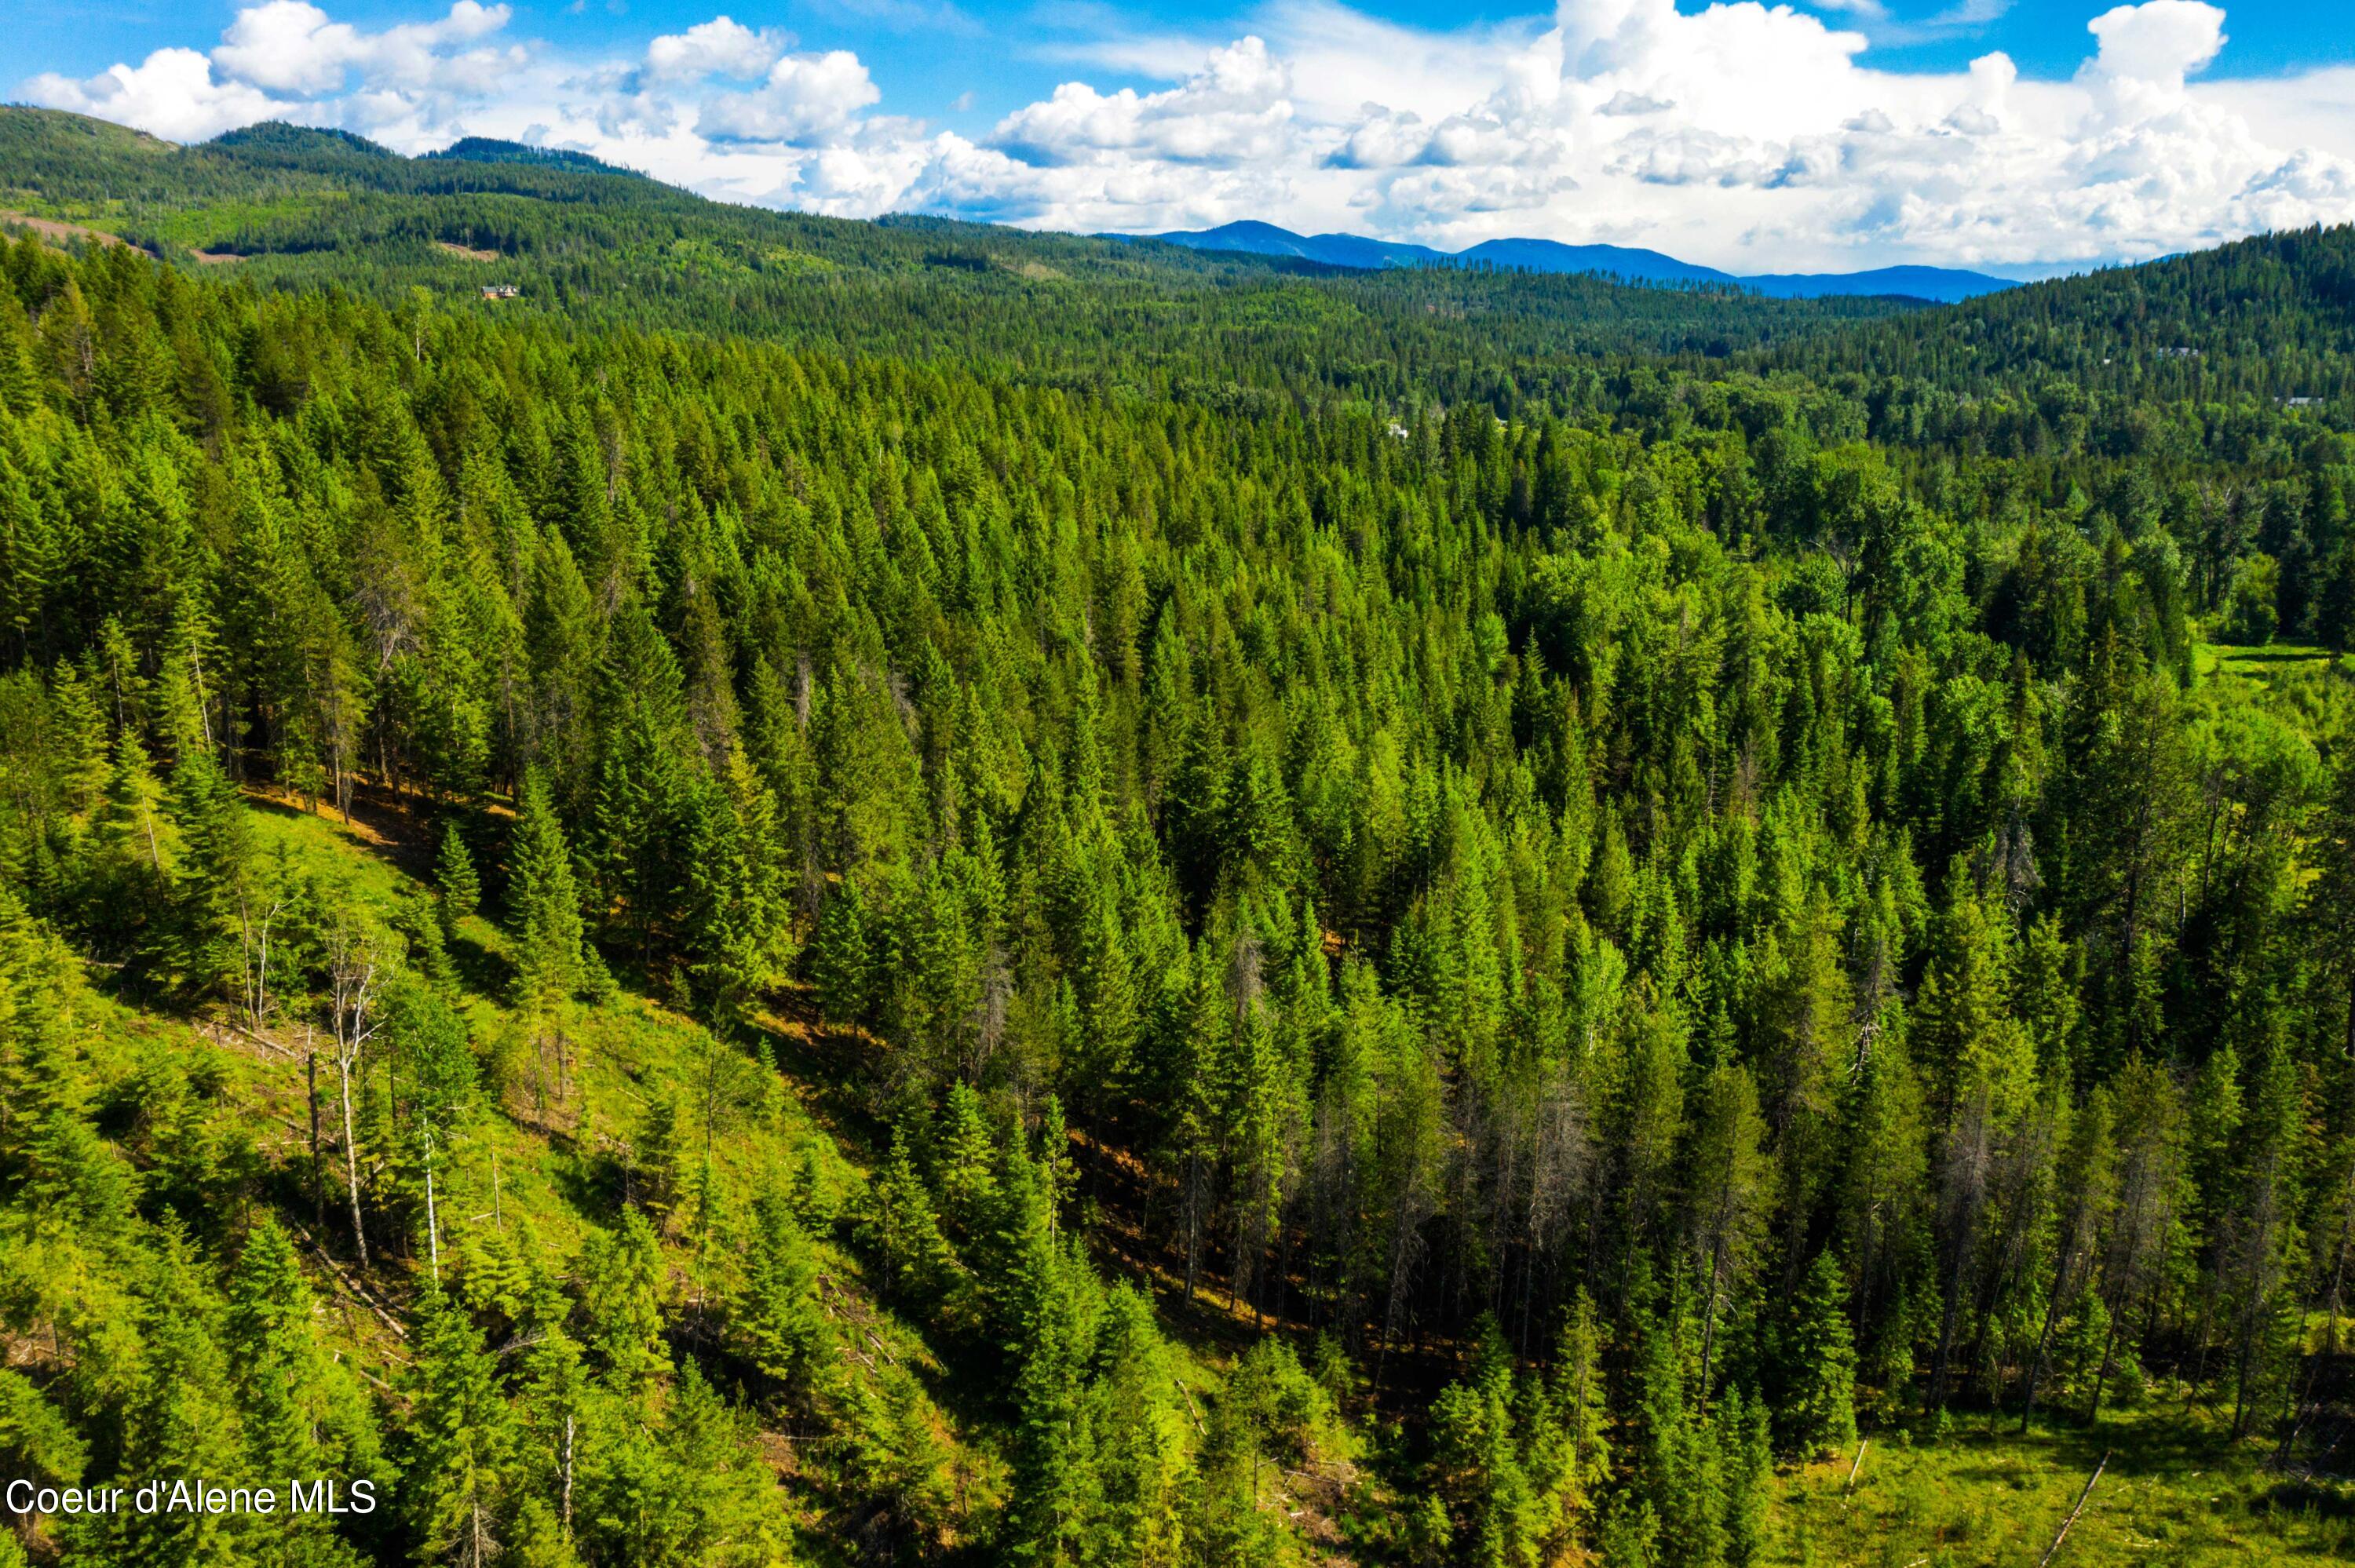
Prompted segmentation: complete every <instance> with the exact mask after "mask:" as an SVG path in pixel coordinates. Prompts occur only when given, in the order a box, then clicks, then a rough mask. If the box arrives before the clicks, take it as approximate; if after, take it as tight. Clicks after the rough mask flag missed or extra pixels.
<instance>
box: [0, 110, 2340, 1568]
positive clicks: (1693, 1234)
mask: <svg viewBox="0 0 2355 1568" xmlns="http://www.w3.org/2000/svg"><path fill="white" fill-rule="evenodd" d="M460 151H461V152H462V153H463V152H466V151H469V149H464V148H462V149H461V150H460ZM471 151H472V152H474V153H475V154H478V156H475V157H465V156H461V157H457V158H450V159H430V160H417V161H414V162H411V161H408V160H401V159H397V158H392V157H391V155H389V154H382V153H381V152H380V151H378V150H376V149H372V148H370V147H368V146H367V145H366V144H365V143H353V142H351V141H349V140H347V139H346V140H339V139H336V138H333V137H329V136H325V135H324V134H322V133H318V132H291V131H287V130H285V129H284V128H279V129H276V130H272V129H270V128H262V129H261V130H259V131H256V132H245V133H240V134H239V135H237V136H233V137H231V138H225V139H224V143H221V144H216V145H214V146H211V147H208V148H202V149H190V150H185V151H182V150H175V149H171V148H169V147H168V146H165V144H162V143H150V142H145V141H144V139H141V138H137V137H135V136H134V135H133V133H131V132H120V131H117V130H115V129H114V128H112V127H105V126H101V125H98V124H97V122H86V121H74V120H72V119H70V118H69V117H64V116H58V115H54V114H45V113H41V114H37V113H34V112H32V111H14V110H11V111H5V112H0V185H5V190H0V198H5V202H6V203H8V204H13V205H12V206H11V210H12V211H14V212H15V213H16V214H19V215H21V216H22V217H25V218H27V219H41V220H43V223H44V225H45V227H43V228H40V229H39V230H38V231H36V230H35V229H34V228H23V229H22V233H21V237H20V238H16V239H14V240H13V241H9V242H6V243H5V249H0V1479H8V1478H32V1479H34V1480H36V1481H37V1482H38V1483H40V1484H42V1485H46V1486H48V1487H52V1488H65V1487H83V1488H93V1487H96V1488H103V1487H112V1486H129V1485H137V1484H139V1483H140V1482H141V1481H144V1480H146V1479H149V1478H158V1477H160V1478H202V1479H205V1480H208V1481H209V1482H210V1483H212V1484H214V1485H218V1486H225V1487H226V1486H237V1485H247V1486H252V1485H270V1484H277V1485H281V1486H282V1484H283V1482H284V1481H285V1480H286V1479H289V1478H293V1479H300V1480H303V1481H304V1482H306V1483H308V1482H309V1481H310V1480H312V1479H313V1478H336V1480H337V1481H338V1483H339V1484H340V1485H341V1486H342V1487H343V1488H344V1489H345V1490H346V1493H347V1494H348V1493H350V1492H351V1491H352V1490H353V1489H356V1488H358V1487H359V1485H360V1483H366V1490H367V1492H368V1493H369V1494H371V1495H372V1496H373V1498H374V1499H376V1503H375V1506H374V1507H373V1508H372V1509H371V1510H369V1511H366V1512H347V1513H343V1514H334V1515H331V1514H325V1513H306V1514H303V1515H299V1516H293V1517H289V1516H286V1515H284V1514H281V1515H279V1516H277V1517H265V1516H259V1515H254V1514H249V1513H238V1512H222V1513H209V1514H188V1513H179V1514H155V1515H141V1514H138V1513H136V1512H126V1513H118V1514H112V1515H100V1516H91V1517H80V1518H76V1517H70V1516H68V1515H66V1514H64V1513H62V1512H60V1513H57V1514H50V1515H32V1514H22V1513H11V1514H10V1515H8V1516H7V1518H6V1524H7V1526H8V1528H6V1529H0V1565H7V1568H15V1565H18V1564H26V1563H33V1564H48V1563H69V1564H91V1565H99V1564H109V1565H111V1564H123V1565H130V1564H157V1565H165V1564H169V1565H174V1568H177V1565H182V1564H192V1565H193V1564H203V1565H215V1564H218V1565H223V1568H227V1565H242V1564H249V1563H255V1564H260V1563H267V1564H285V1565H289V1568H292V1565H296V1564H303V1565H311V1564H361V1563H378V1564H392V1563H459V1564H465V1565H467V1568H484V1565H485V1564H488V1563H493V1562H501V1563H528V1564H548V1565H573V1564H578V1565H599V1568H604V1565H612V1568H637V1565H646V1568H655V1565H667V1564H680V1565H686V1564H719V1565H728V1564H748V1565H751V1564H758V1565H769V1564H787V1563H820V1564H851V1563H903V1564H915V1563H957V1564H978V1563H1038V1564H1072V1565H1077V1564H1135V1565H1140V1568H1142V1565H1148V1564H1150V1565H1177V1564H1196V1563H1216V1564H1270V1565H1276V1564H1295V1563H1297V1564H1311V1563H1316V1564H1332V1563H1350V1564H1355V1563H1362V1564H1368V1565H1373V1564H1418V1565H1431V1568H1441V1565H1451V1568H1452V1565H1457V1564H1463V1565H1478V1568H1505V1565H1513V1568H1523V1565H1532V1568H1533V1565H1538V1564H1566V1563H1602V1564H1608V1565H1611V1568H1764V1565H1766V1564H1801V1563H1859V1564H1861V1563H1876V1564H1878V1563H1888V1564H1890V1565H1891V1568H1901V1565H1905V1564H1912V1563H1917V1562H1918V1563H1938V1564H1945V1563H1954V1564H1964V1563H2015V1562H2032V1561H2034V1560H2035V1559H2036V1558H2037V1557H2038V1556H2040V1555H2041V1554H2043V1553H2044V1552H2045V1551H2046V1548H2047V1546H2048V1544H2049V1543H2050V1542H2052V1540H2053V1539H2054V1534H2055V1531H2058V1530H2059V1529H2060V1527H2061V1525H2062V1520H2063V1518H2064V1517H2065V1516H2067V1515H2068V1513H2069V1509H2070V1505H2071V1504H2072V1502H2073V1501H2076V1500H2080V1499H2079V1493H2080V1490H2081V1489H2083V1488H2084V1487H2085V1486H2086V1484H2087V1478H2088V1477H2089V1475H2094V1474H2096V1473H2097V1472H2096V1466H2097V1464H2099V1465H2100V1466H2101V1467H2102V1468H2101V1469H2100V1470H2099V1471H2098V1475H2099V1477H2100V1478H2099V1480H2098V1482H2097V1483H2096V1487H2095V1489H2093V1490H2091V1491H2090V1492H2088V1493H2087V1494H2086V1496H2085V1497H2084V1499H2083V1505H2084V1506H2083V1514H2082V1515H2081V1516H2079V1517H2078V1520H2077V1522H2076V1523H2075V1524H2074V1525H2073V1528H2072V1532H2071V1533H2070V1534H2069V1536H2068V1537H2067V1543H2066V1553H2065V1555H2063V1556H2062V1557H2061V1558H2060V1559H2058V1561H2062V1562H2068V1563H2089V1564H2090V1563H2119V1564H2124V1563H2147V1562H2168V1563H2220V1564H2221V1563H2248V1562H2275V1561H2279V1562H2305V1561H2328V1560H2344V1559H2345V1558H2346V1557H2347V1556H2348V1555H2349V1554H2350V1553H2355V1486H2350V1480H2349V1478H2348V1472H2349V1468H2350V1456H2355V1442H2350V1440H2349V1439H2350V1436H2355V1433H2350V1426H2355V1366H2350V1353H2349V1350H2348V1346H2347V1343H2346V1340H2347V1335H2348V1324H2347V1322H2346V1319H2347V1318H2348V1316H2349V1312H2350V1301H2349V1300H2348V1294H2349V1291H2350V1287H2355V1279H2350V1277H2349V1265H2350V1261H2355V1259H2350V1247H2355V733H2350V718H2355V703H2350V678H2355V671H2350V663H2349V662H2348V659H2347V657H2346V655H2347V652H2348V650H2349V649H2350V644H2351V643H2355V529H2350V517H2349V512H2350V503H2355V442H2351V441H2350V433H2349V432H2350V423H2355V231H2350V230H2349V229H2344V228H2341V229H2335V230H2329V231H2324V232H2309V233H2305V234H2296V235H2281V236H2272V237H2266V238H2258V239H2254V240H2250V241H2246V242H2243V243H2242V244H2240V245H2237V246H2232V247H2228V248H2225V249H2222V250H2219V251H2215V252H2210V253H2205V254H2201V255H2198V256H2192V257H2187V258H2179V259H2176V260H2170V261H2167V262H2162V263H2158V264H2155V265H2153V266H2150V267H2145V268H2137V269H2129V270H2116V271H2112V272H2105V273H2101V274H2097V275H2095V276H2093V277H2090V278H2084V279H2078V280H2071V281H2060V282H2055V283H2051V284H2043V285H2038V286H2035V287H2032V288H2029V289H2023V290H2021V291H2017V292H2014V293H2010V294H2006V295H2000V296H1996V297H1993V298H1990V299H1987V300H1982V301H1979V302H1974V303H1972V304H1969V305H1964V306H1955V307H1948V308H1942V309H1938V310H1923V309H1919V308H1916V307H1914V306H1913V305H1911V304H1908V303H1906V302H1890V301H1882V302H1820V303H1796V302H1769V301H1764V300H1758V299H1754V298H1750V297H1746V296H1742V295H1739V294H1732V293H1723V292H1716V293H1711V292H1693V291H1648V290H1639V289H1627V288H1621V287H1618V286H1616V285H1614V284H1612V283H1610V282H1607V281H1601V280H1593V279H1572V278H1560V277H1550V278H1538V277H1529V276H1521V275H1516V274H1510V273H1500V272H1488V273H1478V272H1464V271H1428V272H1426V271H1401V272H1398V273H1380V274H1334V275H1322V274H1317V273H1315V272H1311V271H1301V270H1282V269H1279V268H1275V267H1272V266H1270V265H1267V264H1265V263H1263V262H1261V261H1257V260H1250V259H1244V258H1220V257H1203V256H1196V255H1193V254H1191V253H1188V252H1183V251H1179V250H1177V249H1174V248H1169V247H1159V246H1141V247H1140V246H1124V245H1120V244H1117V243H1114V242H1110V241H1102V240H1087V239H1082V238H1071V237H1054V236H1028V235H1022V234H1018V233H1014V232H1012V231H1007V230H998V229H986V228H974V227H971V226H952V225H943V224H933V223H925V222H920V221H915V220H907V221H900V222H895V223H888V224H884V225H876V226H868V225H857V224H848V223H830V222H827V221H826V220H820V219H812V218H800V217H780V216H776V215H768V214H756V213H751V212H747V211H743V210H741V209H734V208H726V207H714V206H712V205H711V204H708V203H703V202H700V201H698V200H697V199H696V198H693V197H689V196H685V195H683V194H681V193H678V192H676V191H671V190H668V189H666V187H663V186H661V185H655V184H654V183H653V182H651V181H647V180H644V179H642V178H638V177H636V176H630V175H622V174H619V173H614V172H608V171H602V170H598V169H593V168H590V169H584V168H581V167H578V166H574V165H570V164H548V163H546V162H544V161H532V160H530V159H528V158H522V157H520V156H519V155H515V154H510V153H509V152H507V151H504V150H502V149H500V148H496V147H490V148H475V149H471ZM20 227H22V226H20ZM107 236H119V237H120V238H123V239H125V240H129V241H132V243H101V242H100V241H101V238H104V237H107ZM451 247H455V248H457V249H455V250H453V249H449V248H451ZM476 251H480V252H485V253H491V255H492V259H491V260H482V259H480V258H478V257H476V256H474V255H470V254H461V252H476ZM229 255H237V256H243V257H245V258H247V260H241V261H224V260H218V258H220V257H223V256H229ZM208 258H210V259H211V260H208ZM493 281H496V282H507V281H512V282H516V283H517V285H518V287H519V290H520V292H519V294H518V296H517V298H516V299H514V300H492V299H485V298H483V297H482V295H481V293H480V290H479V287H478V284H479V283H481V282H493Z"/></svg>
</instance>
